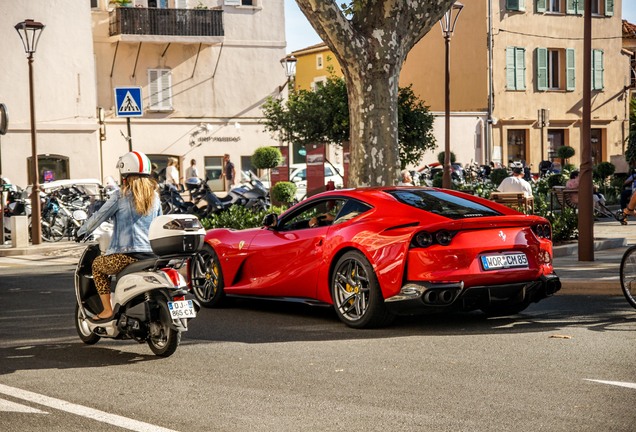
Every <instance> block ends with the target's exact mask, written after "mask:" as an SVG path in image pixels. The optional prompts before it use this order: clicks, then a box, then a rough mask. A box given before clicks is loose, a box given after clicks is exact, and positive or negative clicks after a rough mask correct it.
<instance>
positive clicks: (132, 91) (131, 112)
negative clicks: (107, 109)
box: [115, 87, 143, 117]
mask: <svg viewBox="0 0 636 432" xmlns="http://www.w3.org/2000/svg"><path fill="white" fill-rule="evenodd" d="M141 106H142V105H141V87H115V108H116V110H117V117H140V116H142V115H143V110H142V109H141Z"/></svg>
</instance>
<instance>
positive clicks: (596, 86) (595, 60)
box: [592, 50, 603, 90]
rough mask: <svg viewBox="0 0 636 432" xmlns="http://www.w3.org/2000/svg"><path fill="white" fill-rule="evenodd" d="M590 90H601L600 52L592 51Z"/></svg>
mask: <svg viewBox="0 0 636 432" xmlns="http://www.w3.org/2000/svg"><path fill="white" fill-rule="evenodd" d="M592 90H603V51H602V50H592Z"/></svg>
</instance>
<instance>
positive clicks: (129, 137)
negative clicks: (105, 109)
mask: <svg viewBox="0 0 636 432" xmlns="http://www.w3.org/2000/svg"><path fill="white" fill-rule="evenodd" d="M126 129H127V130H128V151H133V149H132V132H131V130H130V117H126Z"/></svg>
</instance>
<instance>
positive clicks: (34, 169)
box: [15, 19, 44, 245]
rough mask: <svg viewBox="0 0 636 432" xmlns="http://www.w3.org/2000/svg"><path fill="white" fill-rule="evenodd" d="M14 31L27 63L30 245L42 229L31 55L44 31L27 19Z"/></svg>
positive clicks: (40, 240) (17, 25)
mask: <svg viewBox="0 0 636 432" xmlns="http://www.w3.org/2000/svg"><path fill="white" fill-rule="evenodd" d="M15 29H16V31H17V32H18V35H19V36H20V39H21V40H22V45H24V52H25V53H26V55H27V59H28V61H29V98H30V106H31V153H32V156H31V157H32V159H33V160H32V161H31V181H32V182H33V191H32V193H31V243H32V244H34V245H36V244H40V243H41V242H42V227H41V214H40V180H39V178H38V171H39V169H38V146H37V142H36V140H35V98H34V97H33V54H35V50H36V49H37V47H38V41H39V40H40V36H41V35H42V30H44V24H42V23H40V22H37V21H33V20H32V19H27V20H25V21H22V22H20V23H18V24H16V25H15Z"/></svg>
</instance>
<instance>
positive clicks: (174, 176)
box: [166, 157, 179, 190]
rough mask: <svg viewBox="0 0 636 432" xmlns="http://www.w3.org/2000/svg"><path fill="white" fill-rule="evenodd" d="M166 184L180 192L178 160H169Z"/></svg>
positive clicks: (171, 158) (170, 158)
mask: <svg viewBox="0 0 636 432" xmlns="http://www.w3.org/2000/svg"><path fill="white" fill-rule="evenodd" d="M166 184H167V185H169V186H172V187H174V188H175V189H177V190H179V170H178V169H177V159H176V158H173V157H169V158H168V165H167V166H166Z"/></svg>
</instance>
